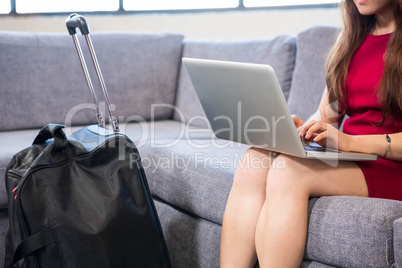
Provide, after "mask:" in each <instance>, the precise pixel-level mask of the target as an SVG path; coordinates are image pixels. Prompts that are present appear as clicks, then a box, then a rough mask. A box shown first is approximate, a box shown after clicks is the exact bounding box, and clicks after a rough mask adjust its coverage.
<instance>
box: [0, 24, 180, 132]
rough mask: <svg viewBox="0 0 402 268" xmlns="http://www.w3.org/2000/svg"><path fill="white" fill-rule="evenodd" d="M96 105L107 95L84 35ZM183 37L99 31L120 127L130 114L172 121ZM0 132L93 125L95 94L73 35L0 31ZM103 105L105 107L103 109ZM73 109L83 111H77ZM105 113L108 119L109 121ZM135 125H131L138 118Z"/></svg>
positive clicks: (102, 63)
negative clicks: (160, 105)
mask: <svg viewBox="0 0 402 268" xmlns="http://www.w3.org/2000/svg"><path fill="white" fill-rule="evenodd" d="M79 38H80V41H81V47H82V48H83V51H84V54H85V57H86V61H87V65H88V68H89V70H90V73H91V75H92V82H93V83H94V86H95V90H96V91H97V93H98V94H97V95H98V99H99V101H102V102H103V96H102V94H101V90H99V89H100V86H99V83H98V79H97V77H96V75H94V74H95V72H94V68H93V64H92V61H91V60H90V56H89V53H88V50H87V48H86V43H85V41H84V38H83V37H82V36H80V37H79ZM182 40H183V36H182V35H177V34H158V33H155V34H134V33H94V34H92V41H93V44H94V47H95V50H96V53H97V57H98V60H99V64H100V66H101V69H102V73H103V76H104V80H105V83H106V86H107V88H108V90H109V95H110V99H111V102H112V104H114V105H115V106H116V107H117V108H116V110H115V114H116V116H120V121H122V120H127V118H130V117H131V118H132V116H133V115H135V116H139V117H141V118H143V119H146V120H148V119H150V118H151V115H152V113H153V115H154V117H155V119H167V118H171V117H172V109H171V108H165V109H162V108H158V109H155V111H151V105H152V104H154V103H164V104H171V105H173V104H174V100H175V92H176V83H177V73H178V66H179V62H180V58H181V57H180V56H181V53H182ZM0 91H1V94H2V97H1V98H0V114H1V117H0V131H4V130H15V129H26V128H39V127H42V126H43V125H44V124H47V123H65V122H66V120H67V122H68V121H69V118H66V116H67V115H73V117H72V125H86V124H92V123H96V117H95V111H94V110H93V108H91V109H88V108H87V109H84V110H82V109H81V108H83V107H88V103H92V102H91V98H90V93H89V91H88V87H87V84H86V80H85V78H84V75H83V71H82V68H81V65H80V63H79V59H78V56H77V53H76V51H75V47H74V44H73V41H72V39H71V37H70V36H69V35H68V33H67V31H66V33H65V34H55V33H51V34H46V33H18V32H7V31H0ZM102 106H104V105H101V108H102ZM74 109H76V110H79V111H78V112H77V113H75V112H74ZM106 115H107V113H105V118H106V119H107V120H108V118H107V116H106ZM133 120H134V119H133Z"/></svg>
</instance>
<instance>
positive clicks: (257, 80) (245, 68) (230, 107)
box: [183, 58, 306, 157]
mask: <svg viewBox="0 0 402 268" xmlns="http://www.w3.org/2000/svg"><path fill="white" fill-rule="evenodd" d="M183 63H184V66H185V68H186V70H187V72H188V74H189V76H190V78H191V81H192V83H193V86H194V88H195V90H196V92H197V95H198V97H199V100H200V102H201V105H202V107H203V109H204V111H205V114H206V116H207V118H208V121H209V122H210V124H211V127H212V130H213V131H214V133H215V135H216V136H217V137H218V138H222V139H227V140H231V141H235V142H240V143H244V144H248V145H251V146H256V147H261V148H267V149H270V150H272V151H276V152H283V153H287V154H291V155H296V156H299V157H305V156H306V153H305V150H304V148H303V145H302V142H301V141H300V138H299V136H298V133H297V130H296V127H295V125H294V123H293V119H292V118H291V115H290V113H289V110H288V108H287V104H286V100H285V98H284V96H283V93H282V90H281V87H280V85H279V82H278V79H277V77H276V75H275V71H274V69H273V68H272V67H270V66H269V65H261V64H250V63H237V62H226V61H214V60H201V59H191V58H183Z"/></svg>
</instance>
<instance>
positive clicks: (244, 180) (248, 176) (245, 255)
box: [221, 148, 274, 268]
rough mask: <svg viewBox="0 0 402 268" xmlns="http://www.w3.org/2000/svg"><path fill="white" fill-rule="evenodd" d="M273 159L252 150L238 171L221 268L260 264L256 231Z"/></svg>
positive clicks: (224, 226)
mask: <svg viewBox="0 0 402 268" xmlns="http://www.w3.org/2000/svg"><path fill="white" fill-rule="evenodd" d="M273 159H274V156H273V153H271V152H269V151H266V150H260V149H254V148H252V149H249V150H248V151H247V152H246V153H245V154H244V156H243V158H242V162H241V163H240V165H239V167H238V168H237V170H236V173H235V176H234V180H233V186H232V189H231V191H230V195H229V199H228V202H227V205H226V209H225V215H224V218H223V224H222V237H221V267H222V268H225V267H228V268H235V267H253V266H254V265H255V263H256V261H257V255H256V251H255V241H254V237H255V228H256V224H257V220H258V217H259V215H260V212H261V208H262V205H263V203H264V201H265V189H266V180H267V174H268V170H269V167H270V165H271V163H272V161H273Z"/></svg>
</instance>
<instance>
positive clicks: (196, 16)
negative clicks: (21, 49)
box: [0, 8, 341, 40]
mask: <svg viewBox="0 0 402 268" xmlns="http://www.w3.org/2000/svg"><path fill="white" fill-rule="evenodd" d="M66 17H67V16H65V15H63V16H1V17H0V30H16V31H40V32H63V31H65V32H66V29H65V19H66ZM86 18H87V19H88V21H89V23H90V28H91V30H92V31H141V32H144V31H145V32H148V31H169V32H178V33H182V34H184V35H185V36H186V38H190V39H224V40H228V39H251V38H265V37H271V36H276V35H279V34H288V35H297V33H298V32H300V31H302V30H304V29H307V28H309V27H311V26H314V25H334V26H340V25H341V18H340V12H339V9H338V8H312V9H288V10H283V9H282V10H250V11H233V12H207V13H177V14H173V13H170V14H156V13H155V14H136V15H86Z"/></svg>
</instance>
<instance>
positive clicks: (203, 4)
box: [0, 0, 340, 14]
mask: <svg viewBox="0 0 402 268" xmlns="http://www.w3.org/2000/svg"><path fill="white" fill-rule="evenodd" d="M339 2H340V0H107V1H99V0H63V1H57V0H0V14H10V13H12V14H15V13H16V14H30V13H32V14H35V13H39V14H41V13H49V14H51V13H71V12H108V13H114V12H119V13H120V14H122V13H125V12H126V13H132V12H141V11H155V10H157V11H161V10H206V9H238V10H239V9H240V10H242V9H247V8H259V7H278V6H285V7H286V6H308V5H322V4H324V5H325V4H327V5H328V4H334V6H335V4H336V3H339Z"/></svg>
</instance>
